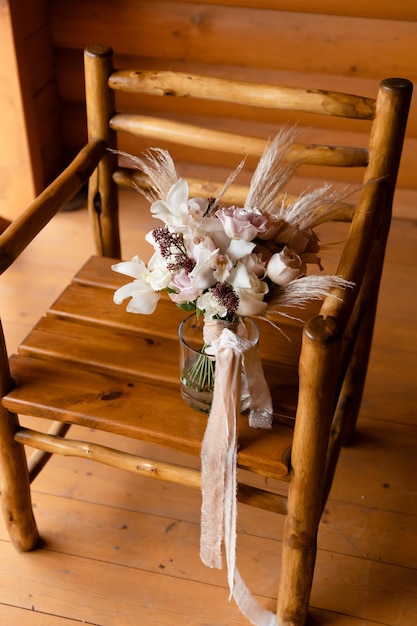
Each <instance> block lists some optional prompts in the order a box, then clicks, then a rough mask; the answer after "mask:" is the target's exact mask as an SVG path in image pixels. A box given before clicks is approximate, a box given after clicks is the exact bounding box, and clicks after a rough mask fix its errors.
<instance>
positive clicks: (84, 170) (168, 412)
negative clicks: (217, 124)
mask: <svg viewBox="0 0 417 626" xmlns="http://www.w3.org/2000/svg"><path fill="white" fill-rule="evenodd" d="M112 64H113V56H112V50H111V49H110V48H108V47H104V46H92V47H90V48H88V49H87V50H86V52H85V78H86V97H87V117H88V135H89V142H88V145H86V146H85V147H84V148H83V149H82V150H81V152H80V153H79V155H78V156H77V157H76V158H75V160H74V161H73V162H72V163H71V164H70V165H69V167H68V168H67V169H66V170H65V171H64V172H63V173H62V175H61V176H59V178H57V180H56V181H55V182H53V183H52V184H51V185H50V186H49V187H48V188H47V189H46V190H45V191H44V192H43V193H42V194H41V195H40V196H39V197H38V198H37V199H36V200H35V201H34V203H33V204H32V205H31V207H30V208H29V209H28V210H27V211H26V212H25V213H23V215H22V216H21V217H19V218H17V219H16V220H15V221H14V222H13V223H12V225H10V226H9V228H7V229H6V231H5V232H4V233H3V234H2V235H1V237H0V264H1V270H2V271H4V270H6V269H7V267H8V266H10V265H11V264H12V263H13V262H14V261H15V259H16V258H17V257H18V256H19V254H20V253H21V252H22V250H23V249H24V248H25V246H26V245H27V244H28V243H29V242H30V241H31V240H32V239H33V238H34V237H35V236H36V235H37V234H38V232H39V231H40V230H41V229H42V228H43V227H44V226H45V224H46V223H47V222H48V221H49V220H50V219H51V218H52V217H53V216H54V215H55V214H56V213H57V211H59V209H60V208H61V207H62V206H63V205H64V204H65V203H66V202H67V201H68V200H69V199H70V198H71V197H72V196H73V195H74V194H75V193H76V192H77V190H79V189H80V187H81V186H83V185H84V184H85V183H86V182H87V181H89V210H90V212H91V217H92V219H93V221H94V227H95V238H96V242H97V251H98V255H99V256H97V257H94V258H92V259H90V260H89V261H88V262H87V263H86V265H85V266H84V267H83V268H82V269H81V270H80V272H79V273H78V274H77V275H76V276H75V277H74V279H73V281H72V283H71V284H70V285H69V286H67V287H66V289H65V290H64V291H63V293H62V295H61V296H60V298H58V300H57V301H56V302H55V303H54V304H53V305H52V307H51V308H50V309H49V310H48V312H47V313H46V316H45V317H44V318H42V319H41V320H40V321H39V323H38V324H37V325H36V326H35V328H34V329H33V331H32V332H31V333H30V334H29V336H28V337H27V338H26V339H25V341H24V342H23V343H22V344H21V346H20V347H19V351H18V354H17V355H12V356H11V357H10V359H8V357H7V354H6V347H5V343H4V339H3V338H2V343H1V388H2V397H3V401H2V405H1V421H0V436H1V495H2V506H3V511H4V515H5V518H6V523H7V526H8V530H9V533H10V537H11V540H12V542H13V543H14V545H15V547H16V548H17V549H18V550H21V551H24V550H31V549H33V548H35V547H36V546H37V545H38V540H39V535H38V530H37V527H36V523H35V521H34V517H33V513H32V506H31V495H30V482H31V480H33V478H34V477H35V476H36V475H37V474H38V472H39V471H40V469H41V468H42V467H43V466H44V465H45V463H46V461H47V459H48V458H49V457H50V456H51V454H55V453H56V454H63V455H69V456H79V457H83V458H90V459H92V460H96V461H98V462H101V463H106V464H108V465H111V466H114V467H118V468H123V469H126V470H130V471H132V472H134V473H137V474H144V475H147V476H151V477H153V478H158V479H162V480H167V481H172V482H178V483H181V484H183V485H188V486H191V487H199V485H200V474H199V471H198V470H197V469H193V468H192V467H191V468H190V467H181V466H180V465H172V464H170V463H166V462H165V463H163V462H160V461H158V460H155V461H154V460H150V459H144V458H141V457H139V456H135V455H133V454H128V453H125V452H122V451H120V450H113V449H110V448H106V447H103V446H100V445H98V444H94V443H86V442H81V441H75V440H70V439H66V438H65V434H66V431H67V429H68V428H69V425H70V424H71V423H73V424H77V425H83V426H86V427H87V428H88V429H91V428H92V427H93V428H95V429H102V430H104V431H107V432H114V433H117V434H119V435H125V436H126V437H132V438H136V439H139V440H144V441H146V442H152V443H156V444H160V445H161V446H166V447H170V448H172V449H174V450H175V451H178V450H179V451H181V452H183V453H189V454H191V455H198V454H199V449H200V443H201V439H202V436H203V432H204V425H205V421H204V419H202V416H201V415H200V414H199V413H197V412H195V411H193V410H192V409H190V408H189V407H187V406H185V404H184V403H183V402H182V400H181V398H180V394H179V388H178V383H177V380H178V370H177V364H176V361H177V342H176V332H177V327H178V322H179V320H180V319H181V318H182V317H183V313H182V312H180V311H178V314H176V312H175V307H174V306H173V305H172V303H170V302H168V301H167V302H165V301H162V302H160V303H159V305H158V310H157V313H156V314H154V315H151V316H146V315H142V316H141V315H136V316H135V315H129V314H127V313H126V312H125V310H124V307H117V306H115V305H114V304H113V302H112V294H113V290H114V288H116V287H118V286H120V285H121V284H123V283H124V282H126V280H123V278H122V277H120V276H118V275H115V274H114V273H113V272H112V271H111V270H110V265H111V263H112V260H110V259H109V258H108V257H113V258H120V254H121V253H120V243H119V228H118V208H117V185H116V183H119V184H122V185H124V186H132V181H134V183H135V184H138V185H145V184H146V180H144V177H143V176H142V175H141V174H140V173H139V172H137V171H130V172H129V170H127V169H126V168H121V169H120V168H118V163H117V161H118V159H117V156H115V154H113V153H112V152H109V151H106V148H107V147H108V146H110V147H112V148H114V147H116V131H125V132H131V133H133V134H134V135H135V134H136V135H137V136H145V135H146V136H149V137H150V138H151V139H150V143H149V145H150V146H160V147H165V141H166V139H167V137H169V141H170V142H175V141H178V142H179V143H187V142H191V145H193V142H194V145H195V146H196V148H198V147H199V146H201V145H202V144H204V145H205V146H208V147H216V149H217V150H220V151H232V152H234V153H235V154H236V155H238V158H237V161H236V162H238V161H239V160H240V158H241V157H242V156H244V155H246V154H249V155H251V154H253V155H254V156H255V157H257V158H258V157H259V156H260V153H261V152H262V149H263V146H264V139H262V140H260V139H255V138H253V137H251V138H244V137H242V136H238V135H235V136H233V135H231V134H230V133H223V132H216V131H213V130H211V131H210V130H207V131H203V130H199V131H198V132H197V130H196V129H192V128H190V126H189V125H185V124H180V123H178V122H174V123H171V122H167V121H163V120H158V119H157V118H146V117H144V116H136V115H133V114H126V113H124V114H119V113H116V112H115V104H114V102H115V95H114V92H115V90H120V91H124V92H139V93H143V94H148V95H151V96H153V97H158V96H169V97H171V98H173V97H179V98H181V97H187V98H194V97H195V98H200V99H203V100H204V99H208V100H212V101H216V100H219V101H226V102H232V103H234V102H244V103H245V106H247V107H248V106H254V107H257V110H259V109H260V108H262V107H265V108H267V109H276V110H284V109H285V110H288V111H297V112H301V113H302V112H308V113H314V114H323V115H326V116H338V117H341V118H350V119H359V120H370V121H369V127H370V129H371V131H370V142H369V149H366V148H363V147H359V148H352V147H348V148H344V147H328V146H319V145H317V146H313V145H310V146H308V147H306V146H299V149H300V150H303V151H304V152H305V153H306V156H305V161H306V162H308V163H316V164H317V163H318V164H322V165H328V166H337V167H341V166H347V167H349V168H351V167H354V166H358V167H363V168H364V179H363V180H364V182H365V183H366V182H369V181H371V180H372V181H373V183H372V184H367V185H364V187H363V190H362V191H361V193H360V198H359V201H358V203H357V205H356V208H355V210H353V211H352V214H353V219H352V223H351V226H350V231H349V236H348V237H347V239H346V243H345V245H344V248H343V252H342V254H341V258H340V263H339V267H338V270H337V272H338V274H339V275H340V276H343V277H344V278H346V279H349V280H351V281H353V282H354V283H355V285H356V287H355V288H354V289H351V290H346V291H344V292H341V293H337V294H336V295H337V296H339V297H338V298H336V297H333V296H332V295H331V296H329V297H327V299H326V300H325V301H324V302H323V303H322V306H321V309H320V310H319V311H318V313H317V315H314V316H313V317H312V318H311V319H309V321H308V322H307V323H306V324H305V325H304V328H303V329H302V331H301V332H300V337H301V336H302V347H301V355H300V356H299V355H298V352H297V351H295V355H296V356H295V362H294V354H293V355H292V356H290V360H291V359H292V361H293V363H292V364H291V363H289V360H288V359H287V358H286V357H285V355H284V354H283V353H282V352H280V351H279V350H278V349H277V352H278V354H275V352H274V345H275V343H274V342H275V338H276V333H275V331H274V330H273V329H268V327H265V328H262V333H263V334H265V336H266V337H267V341H265V342H264V345H265V346H266V350H265V349H264V352H263V355H262V356H263V358H264V360H265V369H266V371H267V377H268V381H269V382H270V385H271V389H272V391H273V393H274V392H275V390H276V389H278V391H279V392H280V394H279V396H278V403H279V399H280V398H281V393H283V397H284V398H285V407H283V406H280V405H279V404H278V405H277V406H276V407H275V408H276V412H277V421H276V423H274V428H273V430H272V432H271V431H255V430H254V429H249V428H248V426H247V424H246V423H245V419H244V417H242V422H241V424H239V429H240V430H239V433H240V434H239V444H240V447H239V461H238V462H239V467H240V468H242V470H245V472H242V473H243V474H244V475H246V472H247V471H248V472H255V474H257V475H261V476H263V477H267V480H265V481H264V482H263V483H262V485H266V487H265V488H262V489H261V488H260V487H259V486H258V487H254V486H253V483H252V486H250V485H245V484H241V485H240V486H239V499H240V500H241V501H242V502H244V503H247V504H250V505H254V506H260V507H263V508H266V509H268V510H270V511H272V512H274V513H282V514H285V515H286V522H285V526H284V537H283V548H282V563H281V568H280V585H279V592H278V607H277V616H278V623H279V624H280V625H284V624H286V625H288V624H292V625H297V626H301V625H302V624H305V621H306V619H307V613H308V604H309V597H310V589H311V584H312V577H313V570H314V562H315V554H316V537H317V531H318V524H319V520H320V516H321V512H322V509H323V505H324V502H325V501H326V497H327V495H328V492H329V489H330V485H331V481H332V476H333V473H334V470H335V467H336V462H337V458H338V455H339V450H340V447H341V445H342V443H343V441H344V440H346V438H347V437H350V436H351V433H352V431H353V429H354V425H355V420H356V416H357V414H358V410H359V405H360V402H361V395H362V389H363V384H364V378H365V372H366V367H367V361H368V355H369V350H370V345H371V337H372V329H373V323H374V316H375V309H376V302H377V294H378V289H379V281H380V275H381V271H382V265H383V259H384V249H385V245H386V239H387V235H388V231H389V226H390V219H391V209H392V200H393V194H394V188H395V184H396V177H397V171H398V167H399V161H400V155H401V151H402V144H403V138H404V133H405V127H406V120H407V115H408V108H409V102H410V98H411V92H412V84H411V83H410V82H409V81H407V80H403V79H388V80H384V81H382V82H381V84H380V88H379V90H378V93H377V96H376V100H374V99H370V98H364V97H360V96H353V95H344V94H341V93H333V92H327V91H326V92H325V91H320V90H318V91H314V90H309V89H298V88H297V89H296V88H288V87H275V86H266V85H251V84H245V83H242V82H233V81H231V80H223V79H216V78H203V77H198V76H189V75H184V74H183V75H181V74H178V75H177V74H175V73H171V72H155V71H143V72H140V71H119V70H118V71H114V69H113V65H112ZM193 189H194V190H197V191H198V193H199V194H200V195H202V194H203V193H204V190H208V195H212V194H213V189H216V186H215V185H211V186H210V185H207V184H205V183H204V182H201V183H198V182H197V181H193ZM241 191H242V190H241V189H238V192H237V193H238V195H239V193H240V192H241ZM347 213H349V211H348V210H347V209H346V207H343V206H342V207H341V212H340V217H341V219H342V220H344V219H347V216H346V214H347ZM92 303H94V306H92ZM271 333H272V334H271ZM274 333H275V334H274ZM261 343H262V339H261ZM300 343H301V338H300ZM286 344H287V345H288V347H289V348H290V347H291V350H292V351H293V353H294V349H293V348H294V346H293V343H289V342H282V343H281V344H280V346H281V348H280V350H284V349H285V345H286ZM282 346H284V348H282ZM298 357H299V363H298ZM287 364H288V370H289V374H288V375H287V374H286V373H285V367H286V365H287ZM297 366H299V390H298V403H296V396H297V385H298V381H297ZM279 377H280V378H279ZM294 379H295V382H294ZM287 383H288V384H287ZM288 396H291V397H292V405H291V404H290V403H289V400H288ZM274 397H275V396H274ZM289 407H291V410H290V408H289ZM19 413H20V414H24V415H27V416H31V417H32V418H33V417H36V418H40V420H39V421H40V422H41V423H44V420H52V425H51V427H50V429H49V431H48V433H47V434H44V433H43V432H41V431H39V432H38V431H35V430H32V429H27V428H23V427H21V426H20V425H19V421H18V417H17V414H19ZM285 414H288V415H289V416H290V418H291V417H292V418H293V417H294V416H295V415H296V419H295V427H294V428H293V427H292V426H289V425H288V424H289V423H290V422H289V421H288V422H286V421H285V419H282V418H283V416H285ZM178 416H181V417H180V419H178ZM26 445H27V446H30V447H32V448H35V449H36V451H35V452H34V454H33V458H32V457H30V458H29V461H28V463H27V462H26V456H25V452H24V446H26ZM28 467H29V469H28ZM271 478H273V479H277V480H282V481H284V482H286V483H289V488H288V494H287V495H285V496H284V495H282V493H281V494H279V493H276V489H275V490H274V489H273V488H271V491H268V481H269V480H270V479H271ZM248 482H250V481H248ZM196 497H198V495H197V494H196ZM271 515H273V514H272V513H271ZM271 523H273V517H272V519H271ZM225 599H226V594H225Z"/></svg>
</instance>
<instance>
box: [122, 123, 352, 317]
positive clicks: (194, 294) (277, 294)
mask: <svg viewBox="0 0 417 626" xmlns="http://www.w3.org/2000/svg"><path fill="white" fill-rule="evenodd" d="M293 141H294V131H292V130H291V129H287V128H285V129H284V130H283V131H281V133H280V134H279V135H278V136H277V137H276V138H275V139H274V141H272V142H271V143H269V144H268V145H267V147H266V149H265V152H264V154H263V156H262V158H261V159H260V162H259V164H258V167H257V169H256V170H255V173H254V175H253V178H252V181H251V183H250V187H249V193H248V196H247V199H246V202H245V205H244V206H243V207H238V206H227V205H225V204H224V203H223V202H222V197H223V195H224V193H225V191H226V190H227V189H228V187H229V186H230V185H231V183H232V182H233V180H234V179H235V177H236V175H237V174H238V172H239V171H240V169H241V168H242V167H243V164H244V163H243V162H242V163H241V164H240V165H239V167H238V168H237V170H236V171H235V172H234V173H233V174H232V175H231V176H230V177H229V179H228V180H227V182H226V184H225V186H224V188H223V190H222V191H221V193H220V194H219V195H218V197H217V198H208V199H205V198H198V197H196V198H190V197H189V188H188V183H187V181H186V180H184V179H183V178H180V177H179V176H178V174H177V172H176V169H175V165H174V162H173V160H172V158H171V156H170V154H169V153H168V152H166V151H164V150H161V149H157V148H155V149H153V150H151V151H150V152H149V153H148V155H147V157H146V158H145V159H140V158H137V157H130V158H132V159H133V161H134V162H135V164H136V165H137V166H138V167H139V168H140V169H141V170H142V171H143V172H145V174H147V175H148V177H149V180H150V187H149V189H147V190H144V191H142V193H143V194H144V195H145V196H146V197H147V199H148V200H149V201H150V203H151V213H152V215H153V216H154V217H155V218H157V219H158V220H161V222H162V223H163V225H162V226H160V227H158V228H155V229H153V230H152V231H151V232H150V233H148V235H147V236H146V240H147V241H148V242H149V243H150V244H151V245H152V246H153V248H154V254H153V255H152V257H151V259H150V260H149V262H148V264H147V265H146V264H145V263H144V262H143V261H142V260H141V259H140V258H139V257H138V256H135V257H133V259H132V260H131V261H125V262H121V263H118V264H116V265H114V266H113V269H114V270H115V271H116V272H120V273H122V274H125V275H127V276H131V277H132V278H134V281H133V282H132V283H129V284H127V285H125V286H123V287H121V288H120V289H118V290H117V291H116V293H115V295H114V301H115V302H116V303H117V304H120V303H121V302H122V301H123V300H125V299H126V298H131V300H130V301H129V303H128V305H127V311H129V312H132V313H144V314H150V313H153V311H154V310H155V308H156V306H157V303H158V300H159V298H160V296H161V294H162V293H163V292H166V293H168V295H169V297H170V298H171V300H172V301H173V302H174V303H175V304H177V305H178V306H179V307H181V308H182V309H184V310H185V311H194V310H195V311H196V312H197V313H199V314H201V315H203V316H204V318H205V319H206V320H227V321H235V320H237V319H241V318H243V317H245V316H260V317H266V318H269V319H271V318H273V316H274V315H276V314H278V315H285V312H284V310H285V307H289V306H296V307H300V306H303V305H304V304H305V303H306V302H308V301H309V300H311V299H317V298H323V297H324V296H326V295H327V294H328V292H329V290H330V288H331V287H334V286H338V287H340V286H342V287H343V286H346V285H345V284H344V281H342V280H341V279H340V278H338V277H337V276H327V275H317V274H312V275H310V276H307V275H306V273H307V266H308V265H309V264H315V265H316V266H318V268H320V270H322V269H323V268H322V266H321V262H320V258H319V256H318V253H319V240H318V237H317V235H316V233H315V232H314V227H315V226H317V225H318V224H320V223H322V222H324V221H327V220H329V219H331V218H332V213H333V211H334V210H335V209H336V208H337V205H338V204H339V203H340V201H341V194H338V193H336V192H335V191H333V190H332V189H331V188H330V187H329V186H328V185H324V186H323V187H321V188H319V189H316V190H313V191H309V192H306V193H303V194H301V195H300V196H299V197H298V198H297V199H296V200H295V201H293V202H290V203H287V202H285V199H284V200H280V201H278V200H277V197H278V194H279V192H280V191H281V189H282V187H283V186H284V185H285V183H286V182H287V181H288V180H289V178H290V177H291V175H292V173H293V172H294V170H295V168H296V167H297V166H298V165H299V163H297V162H296V163H289V162H286V161H285V156H286V153H287V151H288V150H289V148H290V147H291V145H292V143H293Z"/></svg>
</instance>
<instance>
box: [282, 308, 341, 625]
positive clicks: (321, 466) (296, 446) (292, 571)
mask: <svg viewBox="0 0 417 626" xmlns="http://www.w3.org/2000/svg"><path fill="white" fill-rule="evenodd" d="M338 355H339V346H338V341H337V329H336V328H335V326H334V324H333V320H332V319H331V318H327V319H324V318H322V317H320V316H318V317H317V318H313V319H312V320H310V321H309V322H308V324H307V325H306V327H305V330H304V337H303V345H302V351H301V357H300V366H299V374H300V388H299V400H298V408H297V416H296V420H295V427H294V438H293V446H292V453H291V482H290V486H289V491H288V512H287V516H286V520H285V525H284V535H283V544H282V566H281V574H280V584H279V589H278V603H277V621H278V624H279V626H305V623H306V620H307V616H308V607H309V602H310V593H311V586H312V583H313V574H314V566H315V560H316V551H317V532H318V526H319V522H320V517H321V511H322V498H323V487H324V479H325V469H326V459H327V450H328V444H329V436H330V427H331V421H332V415H333V410H334V399H335V395H336V384H337V363H338Z"/></svg>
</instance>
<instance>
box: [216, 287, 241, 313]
mask: <svg viewBox="0 0 417 626" xmlns="http://www.w3.org/2000/svg"><path fill="white" fill-rule="evenodd" d="M211 293H212V294H213V296H214V297H215V298H216V300H218V301H219V302H220V304H221V305H222V306H224V307H225V308H226V310H227V315H228V316H232V315H233V314H234V313H236V311H237V308H238V306H239V296H238V295H237V293H236V292H235V290H234V289H233V287H232V286H231V285H229V284H228V283H217V284H216V285H215V286H214V287H212V288H211Z"/></svg>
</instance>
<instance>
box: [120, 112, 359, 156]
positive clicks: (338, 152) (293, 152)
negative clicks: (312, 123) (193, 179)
mask: <svg viewBox="0 0 417 626" xmlns="http://www.w3.org/2000/svg"><path fill="white" fill-rule="evenodd" d="M110 127H111V128H112V129H113V130H116V131H119V132H125V133H131V134H132V135H135V136H136V137H147V138H152V139H157V140H160V141H171V142H175V143H177V144H181V145H186V146H189V147H192V148H197V149H203V150H215V151H219V152H225V153H233V154H237V155H240V156H241V157H246V156H251V157H256V158H260V157H261V156H262V154H263V152H264V149H265V145H266V142H267V140H266V139H260V138H259V137H249V136H247V135H240V134H238V133H230V132H227V131H221V130H215V129H207V128H200V127H198V126H194V125H193V124H185V123H182V122H172V121H170V120H166V119H162V118H158V117H150V116H143V115H134V114H129V113H117V114H116V115H114V116H113V117H112V118H111V120H110ZM286 159H287V160H291V161H293V160H299V161H300V164H303V165H305V164H308V165H326V166H332V167H366V165H367V164H368V150H367V149H366V148H357V147H347V146H326V145H318V144H305V143H295V144H293V146H292V147H291V149H290V150H289V151H288V154H287V157H286Z"/></svg>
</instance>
